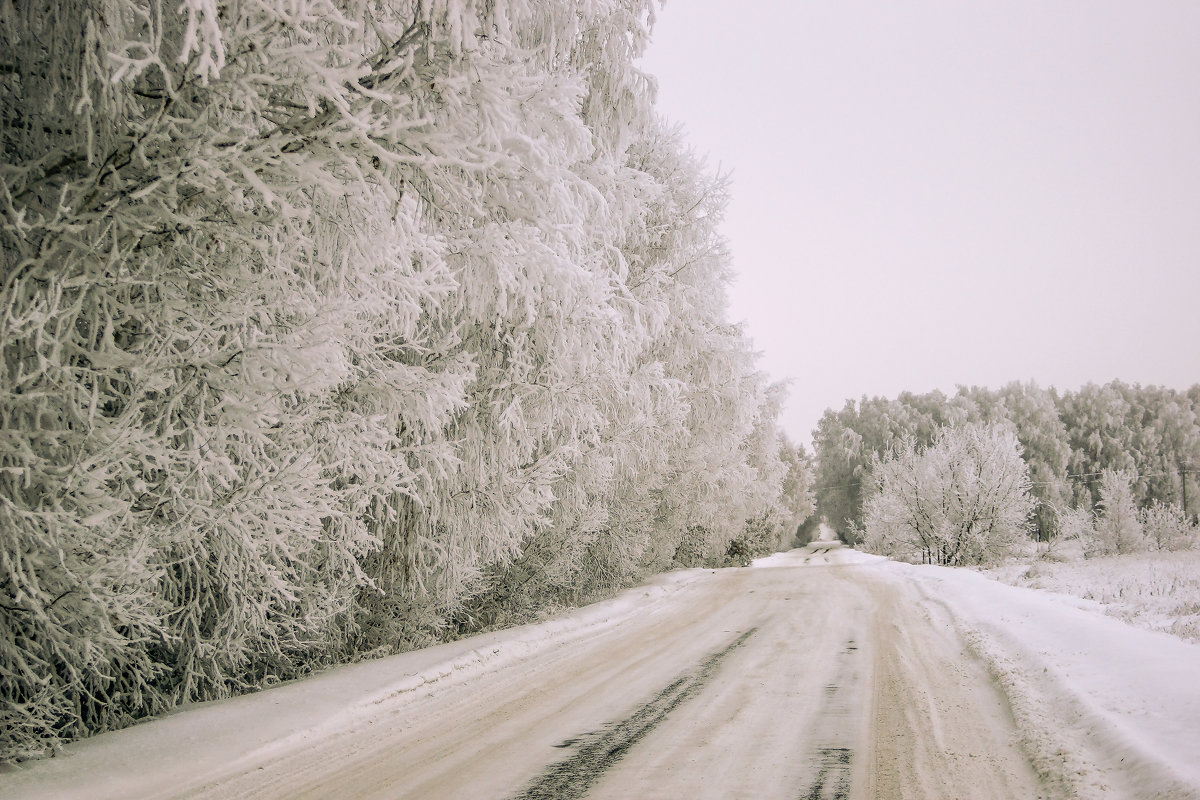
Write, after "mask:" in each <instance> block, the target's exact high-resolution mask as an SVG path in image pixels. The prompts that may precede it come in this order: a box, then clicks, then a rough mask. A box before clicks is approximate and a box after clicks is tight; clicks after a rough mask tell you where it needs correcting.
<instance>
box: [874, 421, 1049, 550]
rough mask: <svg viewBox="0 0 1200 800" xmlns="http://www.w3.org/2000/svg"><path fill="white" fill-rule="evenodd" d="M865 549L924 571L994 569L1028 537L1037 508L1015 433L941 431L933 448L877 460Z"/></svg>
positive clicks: (909, 446)
mask: <svg viewBox="0 0 1200 800" xmlns="http://www.w3.org/2000/svg"><path fill="white" fill-rule="evenodd" d="M872 476H873V479H874V480H875V482H876V491H875V493H874V494H873V495H872V496H871V497H870V499H869V500H868V501H867V503H866V508H865V511H864V515H863V516H864V521H865V525H866V541H865V542H864V545H865V546H867V547H868V548H870V549H872V550H875V551H876V552H881V553H885V554H887V555H891V556H895V557H899V558H905V559H913V560H916V559H919V560H921V561H922V562H923V563H933V564H945V565H952V566H954V565H960V564H979V563H985V562H989V561H994V560H996V559H997V558H1000V557H1002V556H1003V555H1006V554H1008V553H1009V552H1011V551H1012V550H1013V549H1014V547H1015V546H1016V545H1018V544H1019V543H1020V542H1021V541H1022V539H1023V538H1024V535H1025V526H1026V524H1027V522H1028V517H1029V514H1030V512H1031V511H1032V510H1033V506H1034V500H1033V498H1032V497H1031V496H1030V494H1029V470H1028V467H1027V466H1026V465H1025V462H1024V461H1022V460H1021V448H1020V443H1019V442H1018V441H1017V437H1016V435H1015V433H1013V432H1012V431H1011V430H1010V429H1007V428H1003V427H999V426H979V425H964V426H955V427H946V428H943V429H941V430H940V431H939V432H938V433H937V434H936V435H935V437H934V441H933V443H932V444H931V445H929V446H928V447H925V448H921V447H918V446H917V445H916V444H915V442H913V441H912V440H911V439H909V440H908V441H906V442H904V443H903V444H902V445H901V446H900V447H899V448H898V449H897V450H896V451H895V452H894V453H893V454H892V455H890V456H888V457H884V458H879V457H876V459H875V464H874V468H873V470H872Z"/></svg>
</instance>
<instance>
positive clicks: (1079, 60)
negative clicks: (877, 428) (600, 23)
mask: <svg viewBox="0 0 1200 800" xmlns="http://www.w3.org/2000/svg"><path fill="white" fill-rule="evenodd" d="M642 63H643V66H644V67H645V68H646V69H647V71H649V72H650V73H651V74H653V75H655V76H656V77H657V79H658V83H659V108H660V110H661V111H662V112H663V113H664V115H665V116H667V117H668V118H670V119H671V120H674V121H676V122H679V123H681V124H682V125H683V126H684V128H685V130H686V131H687V138H688V140H689V141H690V142H691V143H692V144H693V146H694V147H695V148H696V150H697V151H698V152H700V153H701V154H704V155H706V156H707V159H708V162H709V164H710V166H711V167H712V168H714V169H715V168H716V167H717V166H718V165H720V168H721V169H722V171H729V172H731V173H732V200H731V203H730V206H729V209H728V215H727V219H726V222H725V226H724V232H725V235H726V237H727V238H728V239H729V241H730V245H731V247H732V250H733V255H734V267H735V269H736V270H737V272H738V275H739V277H738V280H737V283H736V284H735V285H734V287H733V289H732V298H731V301H732V308H731V316H732V318H733V319H734V320H744V321H746V322H747V323H748V327H749V332H750V335H751V336H752V337H753V339H754V343H755V347H756V349H758V350H760V351H762V353H763V356H762V359H761V361H760V364H761V366H762V367H763V368H764V369H766V370H767V371H768V372H769V373H771V375H772V376H773V377H775V378H777V379H783V378H791V379H792V386H791V398H790V401H789V405H788V407H787V408H786V409H785V412H784V418H783V423H784V427H785V428H786V429H787V431H788V432H789V434H790V435H791V436H792V438H794V439H796V440H797V441H801V442H803V443H805V444H806V445H807V444H808V443H809V440H810V432H811V430H812V428H813V427H814V426H815V425H816V422H817V420H818V419H819V418H820V416H821V414H822V412H823V411H824V409H825V408H827V407H831V406H832V407H837V408H840V407H841V406H842V405H843V404H844V402H845V400H846V399H847V398H851V397H853V398H858V397H859V396H861V395H863V394H866V395H883V396H887V397H894V396H895V395H897V394H898V393H899V392H901V391H903V390H906V389H907V390H912V391H916V392H925V391H930V390H933V389H941V390H942V391H944V392H946V393H947V394H951V393H953V391H954V388H955V386H956V385H959V384H967V385H972V384H974V385H983V386H990V387H999V386H1001V385H1003V384H1005V383H1008V382H1009V381H1013V380H1020V381H1028V380H1034V381H1037V383H1039V384H1040V385H1042V386H1056V387H1058V388H1060V389H1076V388H1078V387H1080V386H1082V385H1083V384H1085V383H1087V382H1089V381H1092V382H1097V383H1104V382H1107V381H1110V380H1112V379H1115V378H1120V379H1122V380H1125V381H1127V382H1131V383H1141V384H1151V383H1153V384H1163V385H1167V386H1174V387H1176V388H1186V387H1187V386H1190V385H1192V384H1194V383H1197V382H1200V369H1198V367H1200V2H1195V0H1179V1H1178V2H1165V1H1161V0H1136V1H1135V0H971V1H970V2H961V0H944V1H942V2H931V1H929V0H916V1H910V0H906V1H905V2H894V1H893V0H878V1H877V2H858V1H855V0H789V1H788V2H779V0H740V2H738V3H730V2H728V0H720V1H719V2H718V0H670V1H669V2H668V3H667V4H666V6H665V8H663V9H662V10H661V12H660V13H659V16H658V22H657V24H656V26H655V33H654V42H653V44H652V45H651V48H650V52H649V53H648V54H647V56H646V58H645V59H644V60H643V62H642Z"/></svg>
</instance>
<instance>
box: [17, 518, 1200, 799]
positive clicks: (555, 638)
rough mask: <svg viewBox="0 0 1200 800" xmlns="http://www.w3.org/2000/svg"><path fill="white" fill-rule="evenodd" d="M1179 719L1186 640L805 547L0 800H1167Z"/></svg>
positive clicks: (210, 715)
mask: <svg viewBox="0 0 1200 800" xmlns="http://www.w3.org/2000/svg"><path fill="white" fill-rule="evenodd" d="M1000 690H1003V691H1002V692H1001V691H1000ZM1198 721H1200V646H1198V645H1196V644H1193V643H1189V642H1185V641H1183V640H1181V639H1179V638H1178V637H1173V636H1170V635H1167V634H1165V633H1160V632H1155V631H1148V630H1144V629H1141V628H1138V627H1134V626H1131V625H1129V624H1126V623H1125V622H1123V621H1121V620H1120V619H1116V618H1114V617H1112V616H1110V615H1106V614H1104V613H1103V612H1102V611H1101V610H1100V607H1099V606H1098V605H1097V604H1096V603H1095V602H1092V601H1085V600H1079V599H1077V598H1071V597H1066V596H1064V595H1059V594H1054V593H1050V592H1046V591H1039V590H1034V589H1029V588H1025V587H1015V586H1010V585H1006V584H1004V583H1001V582H998V581H996V580H991V579H989V578H988V577H985V576H983V575H981V574H979V573H976V572H972V571H969V570H952V569H945V568H938V567H922V566H913V565H907V564H898V563H893V562H890V561H886V560H884V559H880V558H877V557H873V556H867V555H864V554H860V553H857V552H855V551H853V550H849V549H847V548H843V547H841V546H839V545H838V544H837V543H836V542H828V541H822V542H814V543H813V544H811V545H809V546H808V547H806V548H803V549H801V550H796V551H792V552H791V553H786V554H780V555H776V556H772V557H770V558H767V559H759V560H758V561H756V562H755V565H754V568H750V569H730V570H716V571H710V570H688V571H683V572H677V573H672V574H670V575H666V576H661V577H660V578H658V579H656V580H654V581H652V582H651V583H649V584H647V585H646V586H643V587H639V588H637V589H634V590H630V591H628V592H625V593H623V594H622V595H620V596H619V597H617V598H614V599H613V600H610V601H607V602H604V603H599V604H596V605H593V606H589V607H588V608H585V609H580V610H577V611H574V612H571V613H568V614H565V615H563V616H561V617H558V618H556V619H554V620H551V621H548V622H544V623H540V624H537V625H531V626H525V627H522V628H517V629H513V630H509V631H503V632H499V633H494V634H488V635H485V636H480V637H474V638H472V639H468V640H464V641H462V642H456V643H452V644H448V645H443V646H440V647H435V648H430V649H428V650H423V651H418V652H413V653H406V654H403V655H400V656H394V657H391V658H387V659H382V660H380V661H377V662H372V663H368V664H360V665H353V666H348V667H342V668H338V669H334V670H330V671H329V672H327V673H325V674H322V675H320V676H317V677H315V678H311V679H308V680H305V681H301V682H296V683H292V684H288V685H284V686H280V687H276V688H274V689H271V690H268V691H264V692H261V693H259V694H256V695H252V696H248V697H242V698H235V699H232V700H228V701H223V702H220V703H211V704H205V705H203V706H199V707H196V708H192V709H189V710H184V711H181V712H179V713H176V714H173V715H171V716H168V717H165V718H163V719H159V720H154V721H151V722H148V723H145V724H142V725H139V726H137V727H134V728H131V729H128V730H124V731H118V732H115V733H111V734H105V735H101V736H97V737H95V738H93V739H91V740H88V741H84V742H79V743H76V744H74V745H71V746H69V747H67V748H66V749H65V751H64V752H63V753H62V754H61V755H60V756H59V757H56V758H53V759H48V760H45V761H41V762H33V763H29V764H25V765H21V766H19V767H16V768H12V769H10V770H8V771H7V772H3V773H0V798H3V799H4V800H10V799H11V800H16V798H30V800H32V799H33V798H64V799H65V798H96V800H100V799H101V798H132V797H137V798H154V797H161V798H166V797H191V798H196V797H205V798H208V797H217V798H220V797H239V798H240V797H287V798H293V797H321V796H340V797H348V798H351V797H353V798H358V797H411V798H442V797H446V798H451V797H468V796H469V797H479V798H491V797H494V798H498V799H500V798H507V797H512V798H517V797H522V798H524V797H530V798H531V797H552V796H553V797H560V798H565V797H583V796H587V797H589V798H618V797H630V796H637V797H642V798H653V797H663V798H667V797H679V796H687V797H689V798H692V800H702V799H703V798H736V797H747V798H750V797H753V798H756V800H757V799H758V798H772V797H780V798H785V797H786V798H795V797H797V796H811V797H824V798H828V797H841V798H849V797H864V798H865V797H897V798H899V797H913V798H921V799H922V800H927V799H928V798H952V797H964V796H970V797H973V798H979V797H994V798H1025V797H1029V798H1035V797H1044V798H1055V799H1057V798H1068V797H1078V798H1087V799H1088V800H1091V799H1092V798H1098V799H1100V798H1171V799H1172V800H1185V799H1186V798H1200V758H1197V755H1196V754H1197V753H1200V722H1198Z"/></svg>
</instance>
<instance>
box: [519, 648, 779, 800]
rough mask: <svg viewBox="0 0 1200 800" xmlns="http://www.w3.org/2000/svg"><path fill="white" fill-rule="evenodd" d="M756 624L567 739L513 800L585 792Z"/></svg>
mask: <svg viewBox="0 0 1200 800" xmlns="http://www.w3.org/2000/svg"><path fill="white" fill-rule="evenodd" d="M757 630H758V628H751V629H750V630H748V631H746V632H745V633H743V634H741V635H740V636H738V637H737V638H736V639H734V640H733V641H732V642H730V643H729V644H728V645H726V646H725V647H723V648H721V649H720V650H718V651H716V652H715V653H712V654H711V655H709V656H708V657H707V658H705V659H704V660H703V661H701V662H700V664H699V665H698V666H697V667H696V668H695V669H694V670H692V671H690V672H687V673H684V674H683V675H681V676H680V677H678V678H676V679H675V680H674V681H672V682H671V683H670V684H669V685H668V686H667V687H666V688H664V689H663V690H662V691H660V692H659V693H658V694H657V695H655V697H654V699H653V700H650V701H649V702H648V703H645V704H643V705H642V706H640V707H639V708H638V709H637V710H636V711H634V712H633V713H632V714H630V715H629V716H628V717H626V718H625V719H623V720H620V721H618V722H609V723H606V724H605V725H604V726H603V727H602V728H601V729H600V730H597V731H590V732H588V733H585V734H583V735H582V736H579V737H577V738H575V739H568V740H567V741H565V742H563V743H562V744H560V745H557V746H558V747H577V748H578V749H577V750H576V751H575V753H574V755H571V756H569V757H568V758H565V759H563V760H562V761H559V762H557V763H555V764H551V765H550V766H549V767H547V768H546V770H545V771H544V772H543V773H542V774H541V775H540V776H539V777H537V778H536V779H534V781H533V782H532V783H530V784H529V786H527V787H526V788H525V790H524V791H523V792H521V793H520V794H517V795H514V796H513V798H512V800H577V799H578V798H582V797H584V796H585V795H586V794H587V791H588V789H589V788H591V786H592V785H593V784H594V783H595V782H596V781H597V780H599V779H600V777H601V776H602V775H603V774H604V772H605V771H606V770H607V769H609V768H610V767H612V766H613V765H614V764H616V762H617V761H619V760H620V759H621V758H622V757H623V756H624V755H625V753H627V752H628V751H629V750H630V748H632V747H633V746H634V745H635V744H637V743H638V742H639V741H641V739H642V738H644V737H645V736H646V734H648V733H650V731H652V730H654V729H655V728H656V727H658V725H659V724H660V723H661V722H662V721H663V720H664V719H666V718H667V715H668V714H670V713H671V712H672V711H674V710H675V709H676V708H678V707H679V705H680V704H681V703H683V702H684V701H686V700H687V699H689V698H690V697H692V696H694V695H696V694H697V693H698V692H699V691H700V690H701V689H703V688H704V686H705V684H707V683H708V682H709V680H711V679H712V677H713V675H715V674H716V672H717V669H718V668H720V666H721V662H722V661H724V660H725V658H726V657H727V656H728V655H729V654H730V653H732V652H733V651H734V650H736V649H737V648H738V647H741V646H742V645H743V644H745V643H746V640H747V639H749V638H750V637H751V636H753V635H754V633H755V632H756V631H757Z"/></svg>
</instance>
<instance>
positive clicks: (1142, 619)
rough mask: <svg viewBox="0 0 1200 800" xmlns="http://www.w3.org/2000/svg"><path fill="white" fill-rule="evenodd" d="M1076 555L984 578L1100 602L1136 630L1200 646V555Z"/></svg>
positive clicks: (1018, 565)
mask: <svg viewBox="0 0 1200 800" xmlns="http://www.w3.org/2000/svg"><path fill="white" fill-rule="evenodd" d="M1074 555H1075V554H1073V553H1069V552H1067V553H1063V552H1061V551H1059V552H1058V553H1056V555H1055V556H1051V557H1049V558H1047V557H1042V558H1040V559H1037V560H1034V561H1032V562H1030V561H1014V562H1011V563H1008V564H1005V565H1003V566H1000V567H996V568H994V569H988V570H982V573H983V574H984V575H987V576H988V577H990V578H993V579H995V580H999V581H1002V582H1004V583H1007V584H1010V585H1013V586H1026V587H1029V588H1032V589H1043V590H1046V591H1050V592H1057V593H1059V594H1065V595H1069V596H1072V597H1077V598H1080V599H1081V600H1090V601H1094V602H1095V603H1098V604H1100V606H1101V608H1102V609H1103V611H1105V612H1106V613H1108V614H1110V615H1112V616H1114V617H1117V618H1119V619H1121V620H1124V621H1125V622H1128V623H1130V624H1131V625H1136V626H1138V627H1140V628H1146V629H1148V630H1156V631H1163V632H1165V633H1169V634H1172V635H1174V636H1178V637H1180V638H1182V639H1186V640H1188V641H1191V642H1196V643H1200V552H1198V551H1194V550H1193V551H1182V552H1147V553H1132V554H1129V555H1120V556H1106V557H1103V558H1091V559H1083V558H1075V557H1074ZM1058 559H1064V560H1058Z"/></svg>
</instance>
